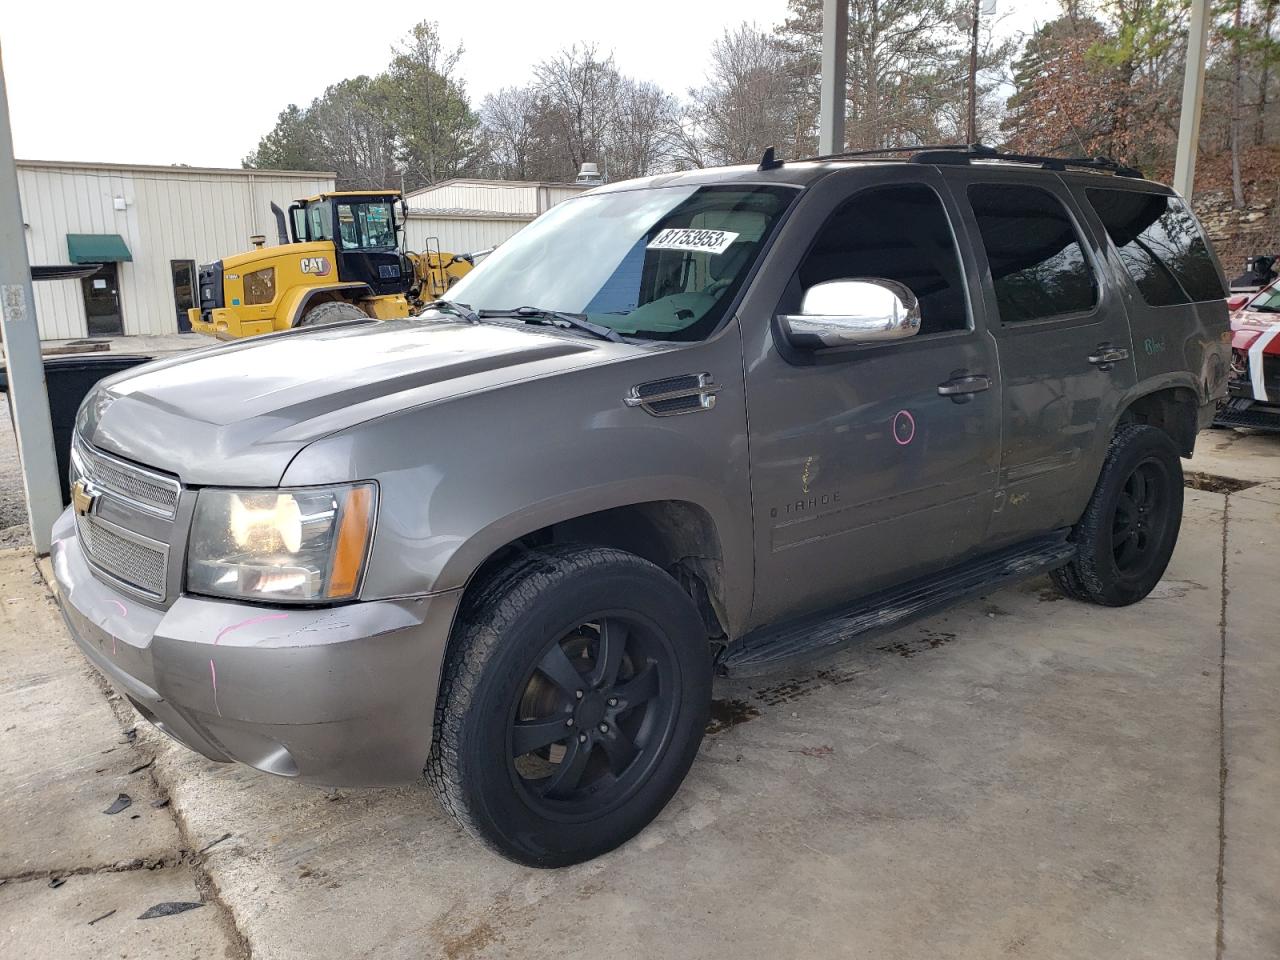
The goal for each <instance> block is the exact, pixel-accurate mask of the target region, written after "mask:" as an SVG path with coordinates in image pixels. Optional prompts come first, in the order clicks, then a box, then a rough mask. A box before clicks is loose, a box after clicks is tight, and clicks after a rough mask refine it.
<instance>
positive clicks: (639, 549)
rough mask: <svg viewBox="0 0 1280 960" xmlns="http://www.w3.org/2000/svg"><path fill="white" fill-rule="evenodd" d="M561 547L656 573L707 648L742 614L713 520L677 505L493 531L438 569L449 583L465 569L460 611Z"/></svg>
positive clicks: (694, 507) (643, 505)
mask: <svg viewBox="0 0 1280 960" xmlns="http://www.w3.org/2000/svg"><path fill="white" fill-rule="evenodd" d="M498 531H501V532H498ZM513 531H518V532H513ZM564 543H578V544H584V545H588V546H599V547H614V548H616V549H619V550H624V551H626V552H628V553H632V554H635V555H636V556H639V557H641V558H643V559H645V560H648V561H649V562H651V563H653V564H654V565H655V566H658V567H659V568H661V569H662V570H664V571H665V572H667V573H668V574H670V575H671V576H672V578H673V579H675V580H676V582H677V583H679V584H680V586H681V588H682V589H683V590H684V591H685V592H686V593H688V594H689V595H690V597H691V598H692V599H693V601H694V603H695V605H696V606H697V608H698V611H699V613H700V614H701V616H702V619H703V622H704V624H705V626H706V628H707V636H708V638H709V639H711V640H713V641H715V640H721V639H723V638H725V637H726V636H727V635H728V634H729V632H730V630H731V629H732V627H733V625H734V624H735V623H736V622H737V619H738V618H739V617H740V616H741V614H742V612H743V611H740V610H739V609H738V606H735V601H734V597H733V590H732V588H731V586H730V578H731V577H732V571H728V570H726V568H725V550H724V545H723V540H722V538H721V535H720V530H719V527H718V525H717V523H716V521H715V518H714V517H713V515H712V513H711V511H710V510H708V509H707V508H706V507H705V506H703V505H702V504H700V503H697V502H695V501H693V500H689V499H682V498H672V499H660V500H643V501H636V502H625V503H619V504H617V505H615V506H608V507H603V508H601V509H597V510H593V511H590V512H587V513H579V512H566V513H564V514H563V515H562V516H558V517H555V518H554V519H548V517H547V516H540V517H537V518H536V519H534V518H530V519H529V520H528V521H526V522H524V523H522V524H518V525H514V526H513V525H511V524H496V525H494V526H493V527H490V528H487V530H486V531H482V532H481V533H479V534H477V535H476V536H475V537H473V538H472V539H471V540H470V541H469V542H468V543H467V544H464V545H463V546H462V547H460V548H459V550H458V551H457V552H456V553H455V554H454V557H453V559H452V561H451V563H450V564H449V567H452V568H453V570H452V571H449V567H446V571H447V572H446V574H445V578H446V579H448V580H452V579H454V578H455V577H457V576H458V573H459V571H458V567H459V565H464V564H465V565H466V566H467V567H468V568H469V569H468V570H467V572H466V575H465V584H464V587H463V605H464V606H465V602H466V598H467V597H468V596H469V595H472V594H473V593H474V592H475V591H478V590H482V589H483V588H484V585H485V584H486V583H488V582H489V581H491V580H492V578H493V577H494V575H496V574H497V573H498V572H499V571H501V570H502V569H504V568H505V567H506V566H508V565H509V564H511V563H513V562H515V561H516V560H518V559H519V558H520V557H521V556H523V555H526V554H528V553H530V552H536V551H537V549H538V548H539V547H544V546H550V545H554V544H564ZM748 599H749V598H748Z"/></svg>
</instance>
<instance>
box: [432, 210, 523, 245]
mask: <svg viewBox="0 0 1280 960" xmlns="http://www.w3.org/2000/svg"><path fill="white" fill-rule="evenodd" d="M529 223H530V219H529V218H527V217H525V218H521V219H512V220H499V219H494V218H479V217H471V218H467V217H451V216H422V215H419V214H415V213H413V212H412V211H411V212H410V214H409V226H408V230H407V243H408V247H409V249H410V250H413V251H415V252H422V251H424V250H426V248H427V239H428V238H429V237H435V238H437V239H439V241H440V249H441V250H443V251H445V252H446V253H473V252H474V251H477V250H487V249H488V248H489V247H496V246H497V245H498V244H500V243H502V242H503V241H504V240H506V239H508V238H510V237H513V236H515V235H516V234H517V233H519V232H520V230H521V229H522V228H523V227H527V226H528V225H529Z"/></svg>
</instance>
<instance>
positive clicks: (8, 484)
mask: <svg viewBox="0 0 1280 960" xmlns="http://www.w3.org/2000/svg"><path fill="white" fill-rule="evenodd" d="M4 407H5V409H4V412H3V413H0V550H2V549H5V548H8V547H24V546H27V545H28V544H30V542H31V541H30V540H29V539H28V538H27V503H26V498H25V497H24V496H23V493H22V471H21V470H19V468H18V443H17V440H16V438H15V437H14V435H13V420H12V419H11V418H10V415H9V404H8V403H7V402H6V403H5V404H4Z"/></svg>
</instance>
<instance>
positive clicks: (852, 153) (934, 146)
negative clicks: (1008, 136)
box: [795, 143, 991, 163]
mask: <svg viewBox="0 0 1280 960" xmlns="http://www.w3.org/2000/svg"><path fill="white" fill-rule="evenodd" d="M990 149H991V148H990V147H984V146H983V145H982V144H980V143H921V144H917V145H916V146H914V147H876V148H868V149H866V150H842V151H841V152H839V153H824V154H820V155H819V156H816V157H804V158H803V159H801V160H797V161H795V162H796V163H812V162H814V161H817V160H846V159H848V158H850V157H874V156H876V155H878V154H882V153H915V152H916V151H918V150H990Z"/></svg>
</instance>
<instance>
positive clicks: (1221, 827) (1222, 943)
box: [1214, 493, 1231, 960]
mask: <svg viewBox="0 0 1280 960" xmlns="http://www.w3.org/2000/svg"><path fill="white" fill-rule="evenodd" d="M1230 513H1231V494H1230V493H1226V494H1224V495H1223V498H1222V601H1221V604H1222V606H1221V609H1220V611H1219V614H1218V875H1217V906H1216V913H1217V934H1216V937H1215V940H1214V957H1215V960H1222V955H1223V951H1224V950H1225V948H1226V924H1225V914H1224V910H1223V895H1224V891H1225V888H1226V861H1227V597H1228V595H1229V594H1230V592H1231V591H1230V589H1229V588H1228V586H1227V524H1228V523H1229V521H1230Z"/></svg>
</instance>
